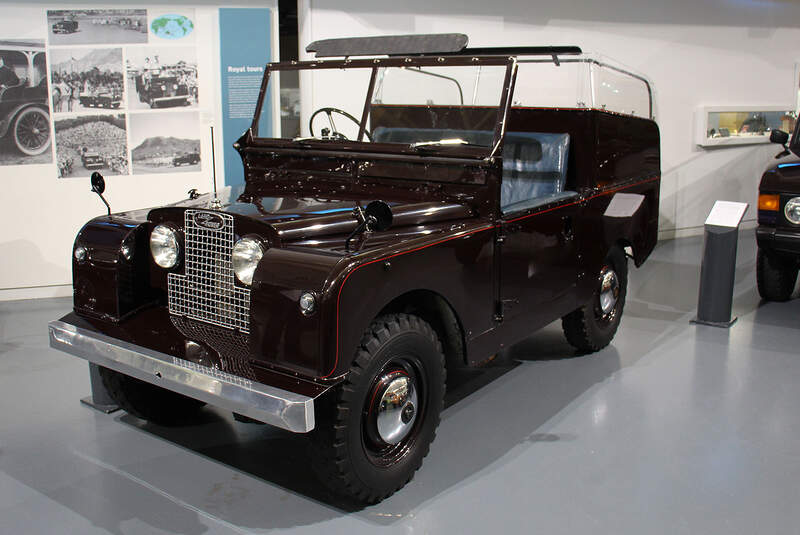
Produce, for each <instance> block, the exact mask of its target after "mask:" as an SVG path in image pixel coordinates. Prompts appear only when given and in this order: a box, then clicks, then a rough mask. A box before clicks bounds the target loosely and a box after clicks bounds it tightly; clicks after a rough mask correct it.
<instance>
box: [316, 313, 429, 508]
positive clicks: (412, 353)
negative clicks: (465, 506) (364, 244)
mask: <svg viewBox="0 0 800 535" xmlns="http://www.w3.org/2000/svg"><path fill="white" fill-rule="evenodd" d="M404 381H405V383H403V382H404ZM395 384H406V385H410V387H409V388H408V390H407V391H405V390H403V391H402V393H403V394H401V395H400V396H399V398H398V397H393V394H397V392H398V390H393V389H392V387H393V386H394V385H395ZM337 390H338V391H337V392H336V393H335V397H334V398H333V399H330V400H329V402H328V403H327V404H324V405H322V406H320V410H319V411H318V413H317V415H318V422H317V426H316V429H315V431H314V432H313V439H312V440H313V451H312V456H313V459H314V464H315V465H316V468H317V473H318V474H319V475H320V479H321V480H322V481H323V482H324V483H325V485H326V486H327V487H328V488H329V489H330V490H331V491H333V492H334V493H335V494H337V495H338V496H339V497H343V498H345V499H349V500H352V501H355V502H357V503H361V504H370V503H377V502H379V501H381V500H383V499H384V498H386V497H387V496H389V495H391V494H393V493H394V492H396V491H397V490H399V489H400V488H402V487H403V486H404V485H405V484H406V483H408V482H409V481H410V480H411V478H412V477H413V476H414V473H415V472H416V471H417V469H419V467H420V466H421V465H422V460H423V458H424V457H425V456H426V455H427V454H428V450H429V449H430V444H431V442H432V441H433V439H434V437H435V436H436V428H437V426H438V425H439V417H440V413H441V411H442V406H443V403H444V391H445V366H444V354H443V352H442V345H441V343H440V342H439V339H438V337H437V336H436V333H435V332H434V330H433V329H432V328H431V326H430V325H429V324H428V323H426V322H425V321H424V320H422V319H420V318H418V317H417V316H413V315H410V314H390V315H386V316H381V317H379V318H377V319H376V320H375V321H373V323H372V325H370V327H369V328H368V329H367V330H366V332H365V333H364V336H363V337H362V339H361V344H360V346H359V348H358V350H357V351H356V357H355V359H354V361H353V365H352V367H351V368H350V371H349V373H348V375H347V379H346V380H345V382H344V383H343V384H342V385H340V386H339V387H338V389H337ZM406 392H408V393H409V394H408V396H406V397H403V395H404V394H405V393H406ZM412 393H413V394H412ZM378 394H380V395H378ZM387 395H388V396H389V397H388V398H387ZM412 396H413V397H412ZM387 399H388V400H395V402H397V400H398V399H400V401H399V402H397V403H398V406H402V408H398V409H397V412H395V413H394V415H395V417H396V420H393V421H394V424H393V425H396V426H399V427H396V428H394V429H402V433H405V434H404V435H402V434H401V433H399V434H398V435H395V437H394V441H393V440H392V439H391V438H390V439H389V441H390V442H385V441H384V437H385V436H386V434H387V433H386V431H387V429H386V428H385V427H384V429H383V430H381V428H380V424H379V423H378V422H379V418H378V416H379V415H381V417H387V419H388V418H389V417H390V415H389V413H387V412H386V411H385V410H384V409H385V407H387V404H386V403H384V401H386V400H387ZM404 400H405V401H404ZM408 401H411V403H407V404H405V405H404V403H406V402H408ZM413 402H416V403H415V404H412V403H413ZM388 403H390V402H388ZM409 405H411V410H410V411H408V412H407V409H408V407H409ZM407 416H408V418H407ZM401 422H402V423H401ZM382 433H384V434H382ZM390 436H391V434H390ZM395 441H396V442H395Z"/></svg>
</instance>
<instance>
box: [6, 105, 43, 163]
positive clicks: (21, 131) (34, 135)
mask: <svg viewBox="0 0 800 535" xmlns="http://www.w3.org/2000/svg"><path fill="white" fill-rule="evenodd" d="M14 138H15V141H16V143H17V147H18V148H19V149H20V150H21V151H22V152H24V153H25V154H28V155H36V154H41V153H42V152H44V150H45V149H46V148H47V146H48V142H49V140H50V125H49V123H48V120H47V117H46V116H45V114H44V112H41V111H39V110H30V111H26V112H23V114H22V115H21V116H20V118H19V119H18V120H17V126H16V129H15V130H14Z"/></svg>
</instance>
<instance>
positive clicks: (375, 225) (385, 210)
mask: <svg viewBox="0 0 800 535" xmlns="http://www.w3.org/2000/svg"><path fill="white" fill-rule="evenodd" d="M353 215H355V216H356V218H357V219H358V226H357V227H356V228H355V229H354V230H353V232H351V233H350V235H349V236H348V237H347V239H346V240H345V242H344V248H345V250H346V251H349V250H350V240H352V239H353V237H355V236H356V235H357V234H360V233H361V232H364V231H365V230H369V231H373V232H381V231H384V230H386V229H388V228H389V227H391V226H392V219H393V216H392V209H391V208H390V207H389V205H388V204H386V203H385V202H383V201H372V202H371V203H369V204H368V205H367V207H366V208H365V209H362V208H361V206H360V205H359V206H356V207H355V209H353Z"/></svg>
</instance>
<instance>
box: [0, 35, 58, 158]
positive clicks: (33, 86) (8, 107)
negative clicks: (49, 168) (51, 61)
mask: <svg viewBox="0 0 800 535" xmlns="http://www.w3.org/2000/svg"><path fill="white" fill-rule="evenodd" d="M47 100H48V89H47V60H46V55H45V47H44V41H43V40H9V39H6V40H0V165H22V164H34V163H49V162H52V161H53V154H52V150H51V147H50V146H51V139H50V111H49V107H48V102H47Z"/></svg>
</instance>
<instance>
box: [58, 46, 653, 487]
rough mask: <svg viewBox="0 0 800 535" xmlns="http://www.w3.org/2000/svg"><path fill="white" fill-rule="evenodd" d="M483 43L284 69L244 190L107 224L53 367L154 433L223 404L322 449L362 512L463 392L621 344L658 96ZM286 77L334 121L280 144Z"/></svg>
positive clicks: (253, 132)
mask: <svg viewBox="0 0 800 535" xmlns="http://www.w3.org/2000/svg"><path fill="white" fill-rule="evenodd" d="M466 42H467V39H466V36H463V35H459V34H448V35H432V36H399V37H385V38H361V39H337V40H329V41H319V42H316V43H314V44H312V45H310V46H309V49H308V50H309V51H312V52H316V54H317V58H324V57H327V58H337V59H315V60H313V61H305V62H287V63H274V64H270V65H268V66H267V71H266V74H265V76H264V81H263V85H262V88H261V94H260V100H259V102H258V105H257V107H256V114H255V118H254V120H253V123H252V126H251V128H250V129H248V131H247V132H245V134H244V135H243V136H242V137H241V139H240V140H239V141H238V142H237V143H236V145H235V147H236V149H237V150H238V151H239V152H240V154H241V157H242V162H243V164H244V170H245V180H246V184H245V185H244V186H243V187H228V188H226V189H225V190H223V191H221V192H220V193H219V194H215V193H211V194H205V195H196V194H194V193H192V194H191V195H190V198H188V199H186V200H184V201H180V202H177V203H175V204H172V205H169V206H164V207H161V208H155V209H150V210H141V211H136V212H125V213H118V214H113V215H108V216H101V217H97V218H95V219H93V220H91V221H90V222H88V223H87V224H86V226H84V228H83V229H82V230H81V231H80V233H79V234H78V237H77V238H76V240H75V246H74V251H73V277H74V293H75V302H74V312H73V313H71V314H69V315H67V316H65V317H64V318H61V319H60V320H58V321H54V322H52V323H51V324H50V340H51V345H52V346H53V347H56V348H58V349H61V350H63V351H66V352H68V353H71V354H73V355H77V356H79V357H82V358H84V359H87V360H89V361H90V362H93V363H95V364H97V365H99V366H101V367H102V368H101V373H102V376H103V379H104V384H105V385H106V387H107V389H108V390H109V392H110V393H111V395H112V396H113V397H114V399H115V400H116V401H117V402H118V403H119V404H120V405H121V406H122V407H123V408H124V409H125V410H127V411H128V412H130V413H131V414H133V415H136V416H139V417H141V418H145V419H148V420H151V421H154V422H157V423H162V424H171V423H176V422H179V421H181V420H184V419H186V418H187V417H189V416H190V415H191V414H192V413H193V412H195V411H196V410H197V409H199V408H200V407H201V406H202V405H203V404H204V403H211V404H213V405H216V406H219V407H222V408H226V409H230V410H232V411H234V412H235V413H238V414H239V415H244V416H247V417H248V418H252V419H255V420H258V421H261V422H266V423H268V424H272V425H275V426H278V427H282V428H285V429H289V430H291V431H295V432H300V433H308V432H311V434H312V437H313V441H314V451H315V457H316V458H315V462H316V463H317V466H318V469H319V470H320V474H321V478H322V479H323V480H324V481H325V482H326V484H328V485H329V486H330V487H331V488H332V489H333V490H334V491H335V492H337V493H339V494H341V495H343V496H346V497H349V498H351V499H354V500H357V501H359V502H366V503H372V502H376V501H379V500H381V499H383V498H385V497H386V496H388V495H390V494H391V493H393V492H395V491H396V490H397V489H399V488H401V487H402V486H403V485H405V483H406V482H408V481H409V479H410V478H411V477H412V476H413V474H414V472H415V471H416V470H417V469H418V468H419V466H420V465H421V463H422V459H423V457H424V456H425V455H426V453H427V452H428V449H429V446H430V443H431V441H432V440H433V438H434V435H435V432H436V427H437V425H438V423H439V415H440V412H441V410H442V400H443V395H444V391H445V374H446V370H447V369H453V368H454V367H458V366H472V365H478V364H480V363H483V362H485V361H486V360H487V359H489V358H490V357H491V356H492V355H494V354H495V353H497V352H498V351H500V350H502V349H503V348H505V347H508V346H510V345H511V344H514V343H516V342H518V341H520V340H523V339H524V338H526V337H528V336H529V335H530V334H531V333H533V332H534V331H535V330H537V329H539V328H541V327H543V326H545V325H547V324H548V323H550V322H552V321H553V320H556V319H558V318H562V323H563V328H564V333H565V334H566V337H567V339H568V340H569V342H570V343H571V344H573V345H574V346H575V347H576V348H578V349H579V350H580V351H582V352H592V351H597V350H599V349H601V348H603V347H604V346H606V345H607V344H608V343H609V342H611V340H612V339H613V337H614V334H615V332H616V330H617V327H618V325H619V323H620V318H621V316H622V311H623V306H624V303H625V293H626V286H627V273H628V257H631V258H632V259H633V262H634V264H636V265H637V266H639V265H641V264H642V262H644V261H645V259H646V258H647V257H648V255H649V254H650V252H651V251H652V250H653V247H654V246H655V243H656V237H657V221H658V203H659V181H660V152H659V132H658V126H657V125H656V123H655V122H654V120H653V104H652V93H651V88H650V84H649V83H648V81H647V80H646V79H645V78H644V77H642V76H640V75H637V74H633V73H632V72H630V71H629V70H626V69H623V68H620V67H616V66H614V65H612V64H611V63H610V62H608V61H605V60H598V59H596V58H590V57H587V56H585V55H583V54H582V53H581V51H580V49H579V48H577V47H571V46H570V47H517V48H481V49H470V48H466ZM342 58H343V59H342ZM291 71H300V76H301V80H303V83H307V82H313V86H314V87H315V91H316V93H315V95H314V96H313V99H312V103H311V104H313V108H314V109H315V110H316V111H315V112H314V113H313V114H310V117H309V119H310V121H309V122H310V124H309V125H308V130H306V131H304V132H302V133H301V135H300V136H293V137H285V138H284V137H266V134H264V135H262V132H264V133H266V132H274V131H275V125H276V124H277V120H276V119H277V117H276V114H275V113H274V111H275V110H276V109H277V106H275V107H273V106H272V105H271V102H273V100H271V99H270V98H269V96H270V95H272V94H274V93H273V92H275V91H279V89H280V87H279V83H280V79H281V76H279V74H280V73H283V74H284V76H285V77H287V78H288V77H289V74H287V73H291ZM99 189H102V188H99Z"/></svg>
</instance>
